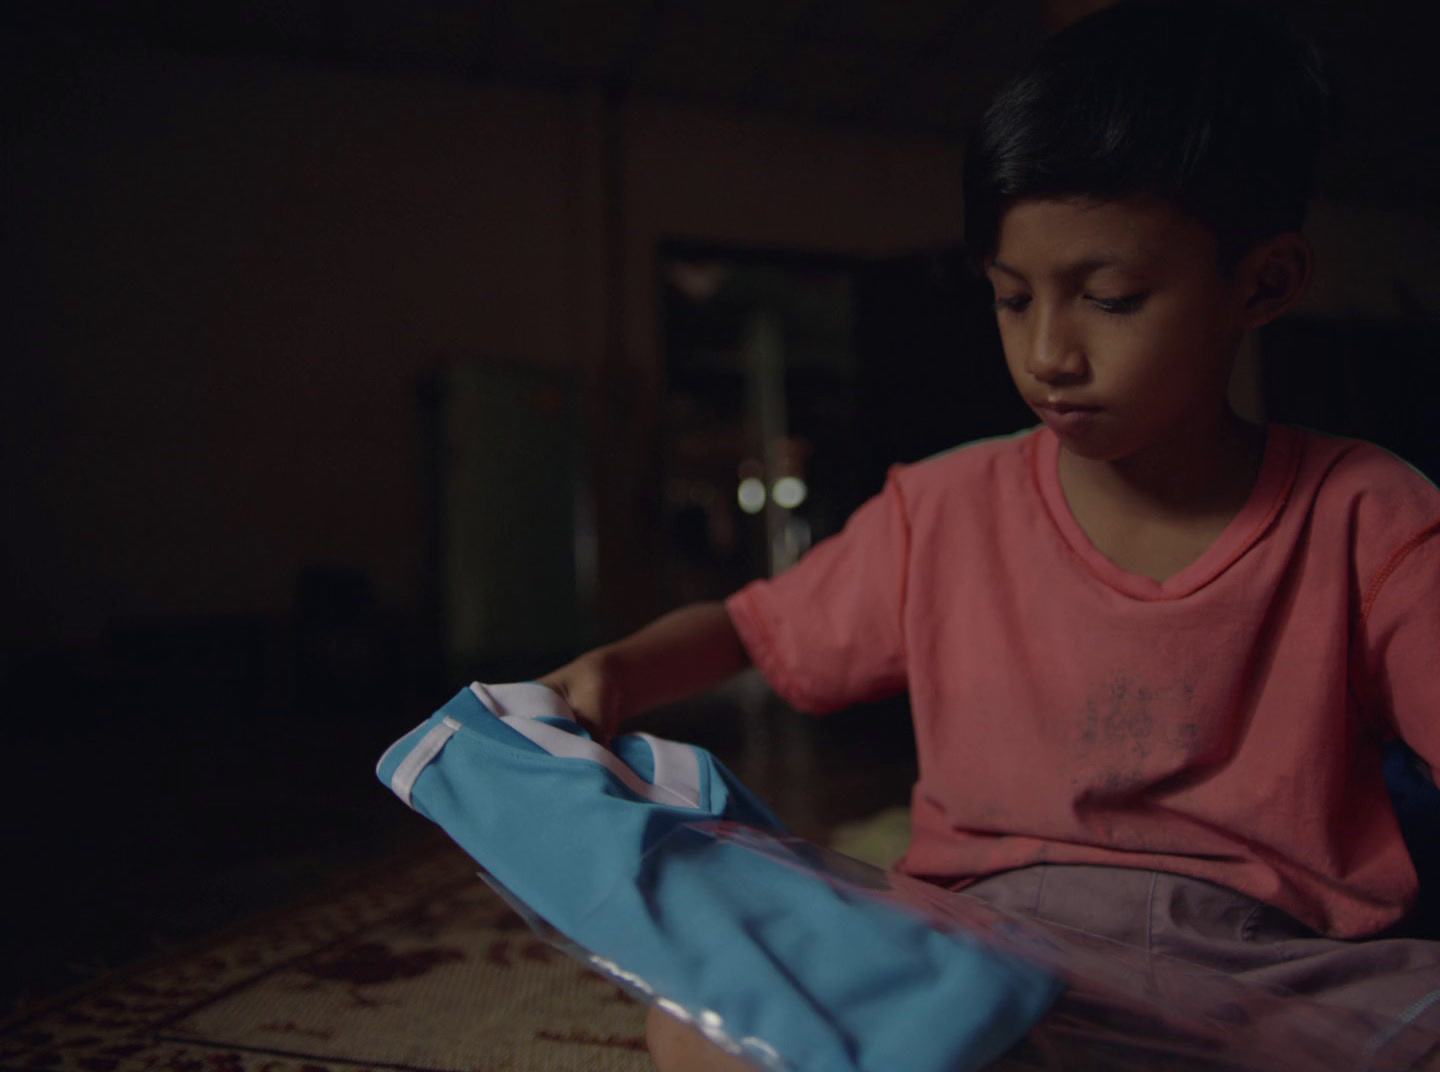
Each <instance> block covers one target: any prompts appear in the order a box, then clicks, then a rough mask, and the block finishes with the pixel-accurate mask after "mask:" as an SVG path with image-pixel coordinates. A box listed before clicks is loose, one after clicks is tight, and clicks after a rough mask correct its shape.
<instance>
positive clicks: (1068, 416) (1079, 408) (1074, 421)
mask: <svg viewBox="0 0 1440 1072" xmlns="http://www.w3.org/2000/svg"><path fill="white" fill-rule="evenodd" d="M1032 405H1033V406H1034V408H1035V412H1036V413H1037V414H1039V415H1040V419H1041V420H1042V421H1044V422H1045V423H1046V424H1048V425H1049V426H1050V429H1051V431H1054V432H1058V433H1059V434H1061V435H1077V434H1080V433H1083V432H1084V431H1085V429H1086V428H1088V427H1089V425H1090V422H1091V421H1092V419H1093V418H1094V416H1095V414H1097V413H1099V412H1100V411H1101V409H1102V408H1103V407H1101V406H1085V405H1081V404H1079V403H1078V402H1035V403H1032Z"/></svg>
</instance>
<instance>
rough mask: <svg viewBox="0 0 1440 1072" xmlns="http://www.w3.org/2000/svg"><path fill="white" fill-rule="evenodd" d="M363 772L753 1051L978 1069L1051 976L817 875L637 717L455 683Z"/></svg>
mask: <svg viewBox="0 0 1440 1072" xmlns="http://www.w3.org/2000/svg"><path fill="white" fill-rule="evenodd" d="M377 773H378V775H379V777H380V779H381V781H383V782H384V783H386V784H387V785H389V786H390V787H391V788H392V789H393V790H394V791H395V793H396V794H397V795H398V796H400V798H401V799H402V800H404V801H405V803H406V804H408V805H410V806H411V807H412V808H414V809H415V810H416V811H418V812H420V813H421V814H423V815H425V816H426V817H427V818H429V819H431V820H433V821H434V822H436V823H438V824H439V825H440V826H441V827H442V828H443V829H444V830H445V831H446V833H447V834H449V835H450V836H451V837H452V838H453V839H454V840H455V841H456V842H457V843H458V844H459V845H460V846H461V847H462V848H464V849H465V850H466V852H468V853H469V854H470V855H471V856H472V857H473V858H474V859H475V860H476V861H477V862H478V863H479V864H480V866H481V867H482V868H484V870H485V871H486V872H487V873H488V874H489V875H490V876H493V879H494V880H495V881H496V882H497V883H498V884H499V885H500V886H501V887H503V888H504V889H505V890H506V891H507V892H508V894H509V896H511V897H512V898H514V899H516V900H518V901H520V902H521V903H522V904H523V905H524V906H525V907H526V908H527V909H528V910H529V911H530V912H533V913H534V914H535V915H538V916H539V917H541V918H542V919H543V920H544V921H545V922H546V923H547V924H549V925H550V926H551V927H553V928H555V929H556V930H557V931H559V932H560V933H561V934H563V935H564V936H565V937H566V938H568V939H569V940H571V941H573V942H574V943H576V944H577V945H579V946H580V947H582V948H583V949H585V950H587V951H589V952H590V953H591V954H592V955H593V956H595V957H597V958H599V959H600V960H602V961H603V962H606V963H608V964H609V965H610V966H611V967H612V969H613V970H616V971H617V974H619V975H620V976H622V977H624V978H628V979H630V980H631V981H632V982H634V983H636V984H638V986H639V988H640V989H641V990H642V991H644V992H645V993H647V994H649V995H652V996H653V998H654V999H655V1000H659V1001H663V1002H664V1004H665V1006H666V1008H667V1009H670V1010H671V1011H673V1012H676V1013H678V1014H680V1015H682V1016H688V1017H689V1018H690V1019H692V1020H693V1021H694V1022H695V1023H696V1025H697V1026H699V1027H700V1028H701V1029H702V1030H704V1031H705V1032H706V1034H708V1035H709V1036H710V1037H712V1038H714V1039H715V1040H716V1041H717V1042H720V1043H721V1044H724V1045H728V1046H729V1048H731V1049H732V1050H735V1051H737V1052H741V1053H743V1054H746V1055H748V1056H750V1057H751V1058H752V1059H754V1060H756V1061H757V1062H759V1063H761V1064H764V1065H767V1066H769V1067H788V1068H793V1069H796V1070H799V1072H895V1070H896V1069H904V1070H906V1072H957V1070H967V1069H978V1068H982V1067H984V1066H985V1065H986V1064H989V1063H990V1062H992V1061H994V1060H996V1059H997V1058H999V1057H1000V1056H1001V1055H1002V1054H1004V1053H1005V1052H1006V1051H1007V1050H1008V1049H1010V1047H1011V1046H1013V1045H1014V1044H1015V1043H1016V1042H1017V1041H1019V1040H1020V1039H1021V1038H1022V1037H1023V1036H1024V1035H1025V1034H1026V1033H1027V1032H1028V1031H1029V1030H1030V1028H1031V1027H1032V1026H1033V1025H1034V1024H1035V1023H1036V1022H1037V1021H1038V1020H1039V1019H1040V1018H1041V1017H1042V1016H1043V1015H1044V1014H1045V1013H1046V1011H1047V1010H1048V1009H1049V1008H1050V1007H1051V1005H1052V1004H1053V1002H1054V1001H1055V999H1056V998H1057V997H1058V995H1059V993H1060V991H1061V989H1062V984H1061V983H1060V981H1059V980H1058V979H1057V978H1056V977H1055V976H1053V975H1052V974H1050V973H1048V972H1047V971H1045V970H1043V969H1041V968H1039V967H1037V966H1034V965H1032V964H1030V963H1028V962H1026V961H1023V960H1020V959H1017V958H1015V957H1012V956H1009V955H1006V954H1001V953H999V952H996V951H994V950H991V949H987V948H985V947H984V946H982V945H980V944H978V943H976V942H973V941H971V940H969V939H967V938H965V937H964V936H961V935H957V934H955V933H951V932H947V931H943V930H939V929H937V928H935V927H933V926H931V925H929V924H928V923H926V922H925V921H923V920H922V919H920V918H918V917H917V916H914V915H912V914H910V913H908V912H905V911H903V910H900V909H898V908H896V907H895V906H893V905H891V904H886V903H882V902H881V901H880V900H878V899H877V898H875V897H873V896H870V895H867V893H866V892H865V891H864V890H863V889H862V888H860V887H857V886H853V885H850V884H846V883H836V882H833V881H830V880H828V879H827V877H826V876H824V875H822V874H821V873H819V871H818V870H817V869H815V868H812V867H810V866H808V864H807V862H806V859H805V856H804V854H803V853H802V852H797V851H794V850H793V848H786V846H787V845H793V844H795V843H794V842H789V841H781V840H779V839H777V838H776V837H775V836H774V835H777V834H783V833H784V829H783V826H782V824H781V823H780V822H779V820H777V819H776V818H775V816H774V815H772V814H771V813H770V811H769V809H767V808H766V807H765V806H764V804H762V803H761V802H760V801H759V800H757V799H756V798H755V797H754V796H753V795H752V794H751V793H750V792H749V791H748V790H747V789H746V788H745V787H744V786H743V785H742V784H741V783H740V782H739V781H738V780H737V779H736V778H735V776H734V775H733V774H731V773H730V772H729V771H728V770H727V769H726V768H725V767H724V765H723V764H721V763H720V762H719V761H718V760H716V759H715V758H714V757H713V756H711V755H710V754H709V753H708V752H706V751H704V750H703V749H698V748H694V747H691V746H689V745H683V744H678V743H675V742H672V741H662V740H659V739H657V738H654V737H651V736H649V735H647V734H631V735H627V736H622V737H619V738H617V739H616V740H615V741H614V742H613V744H612V747H611V749H605V748H603V747H601V746H600V745H598V744H597V743H596V742H594V741H592V740H591V739H590V738H589V737H588V735H586V733H585V732H584V730H583V729H582V728H581V727H580V725H579V724H578V723H577V722H576V721H575V719H574V715H573V713H572V712H571V711H570V710H569V708H568V707H567V706H566V705H565V703H564V701H563V700H561V699H560V697H559V696H558V695H556V694H555V693H554V692H553V691H552V690H550V689H548V688H545V687H544V686H542V685H537V684H518V685H495V686H485V685H480V684H476V685H473V686H471V688H469V689H466V690H463V691H461V692H460V693H459V694H458V695H456V696H455V697H454V698H453V699H452V700H451V701H450V702H449V703H447V704H446V705H445V706H444V707H443V708H441V709H440V710H439V711H438V712H436V713H435V715H433V716H432V717H431V718H430V719H429V720H427V721H426V722H424V723H422V724H421V725H420V726H417V727H416V728H415V729H414V730H412V731H411V732H410V733H408V734H406V735H405V736H404V737H402V738H401V739H400V740H398V741H397V742H395V744H394V745H392V746H391V747H390V749H389V750H387V751H386V753H385V755H384V756H383V757H382V758H381V760H380V763H379V766H378V767H377ZM717 820H723V821H725V822H727V823H731V824H739V825H738V826H736V827H734V828H732V829H733V830H734V831H736V832H738V835H739V836H733V835H732V836H726V835H725V834H724V833H723V830H724V829H725V828H724V827H722V828H721V831H722V832H721V833H719V834H717V831H716V828H715V822H716V821H717ZM746 830H751V831H755V832H757V833H759V832H764V833H763V835H762V839H763V840H764V841H765V843H766V845H767V847H768V851H757V850H756V849H755V848H754V847H752V846H751V845H748V844H747V841H746V837H745V836H744V833H745V831H746Z"/></svg>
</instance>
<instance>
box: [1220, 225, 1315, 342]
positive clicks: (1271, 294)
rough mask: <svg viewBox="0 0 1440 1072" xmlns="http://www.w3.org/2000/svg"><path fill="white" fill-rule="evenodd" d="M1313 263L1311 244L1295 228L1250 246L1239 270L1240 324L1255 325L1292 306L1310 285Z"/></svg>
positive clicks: (1255, 326) (1247, 326)
mask: <svg viewBox="0 0 1440 1072" xmlns="http://www.w3.org/2000/svg"><path fill="white" fill-rule="evenodd" d="M1314 263H1315V252H1314V250H1312V249H1311V248H1310V243H1309V242H1307V241H1306V240H1305V238H1304V236H1302V235H1300V234H1299V233H1297V232H1294V231H1290V232H1287V233H1285V234H1280V235H1276V236H1275V237H1274V238H1268V239H1266V240H1265V241H1264V242H1261V243H1260V244H1259V245H1258V246H1256V247H1255V248H1254V249H1252V250H1251V251H1250V253H1249V254H1248V255H1247V256H1246V258H1245V261H1244V263H1243V264H1242V265H1241V267H1240V272H1239V273H1238V274H1239V283H1240V288H1241V290H1240V294H1241V297H1242V299H1243V302H1244V305H1243V308H1242V310H1241V319H1242V322H1243V327H1244V328H1245V329H1246V330H1249V329H1252V328H1258V327H1260V326H1262V325H1264V324H1268V323H1269V322H1270V321H1272V320H1274V319H1275V318H1276V317H1278V316H1280V315H1281V314H1282V313H1286V312H1289V311H1290V310H1291V309H1292V308H1294V307H1295V305H1296V304H1298V303H1299V301H1300V299H1301V298H1303V297H1304V296H1305V291H1306V290H1307V289H1309V287H1310V275H1311V272H1312V270H1313V267H1314Z"/></svg>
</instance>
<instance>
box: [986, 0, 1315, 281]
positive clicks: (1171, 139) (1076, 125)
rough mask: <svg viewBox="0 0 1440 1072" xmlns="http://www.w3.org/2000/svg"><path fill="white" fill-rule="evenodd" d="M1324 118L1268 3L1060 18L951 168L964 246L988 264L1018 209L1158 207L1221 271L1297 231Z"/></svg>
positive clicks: (1302, 64) (1157, 5) (1184, 4)
mask: <svg viewBox="0 0 1440 1072" xmlns="http://www.w3.org/2000/svg"><path fill="white" fill-rule="evenodd" d="M1335 121H1336V108H1335V100H1334V89H1333V85H1332V82H1331V79H1330V77H1329V74H1328V71H1327V69H1326V67H1325V64H1324V61H1323V59H1322V58H1321V56H1320V54H1319V51H1318V50H1317V49H1316V47H1315V46H1314V44H1313V43H1311V42H1309V41H1307V40H1306V39H1305V38H1303V37H1302V36H1301V35H1300V34H1299V33H1298V32H1297V31H1296V30H1295V29H1294V28H1292V27H1291V26H1289V25H1288V24H1287V23H1285V22H1284V20H1283V19H1282V18H1281V17H1280V16H1279V15H1278V14H1277V13H1276V12H1275V11H1274V10H1273V9H1271V8H1268V7H1262V6H1260V5H1259V4H1255V3H1249V4H1242V3H1237V2H1234V0H1127V2H1122V3H1119V4H1116V5H1115V6H1113V7H1108V8H1105V9H1102V10H1101V11H1098V12H1096V13H1095V14H1093V15H1089V16H1087V17H1086V18H1083V19H1081V20H1080V21H1078V22H1076V23H1074V24H1072V25H1071V26H1069V27H1067V28H1066V29H1064V30H1062V31H1061V32H1060V33H1058V34H1056V35H1055V37H1053V38H1051V39H1050V40H1049V41H1048V42H1047V43H1046V44H1045V45H1044V47H1043V48H1042V49H1041V51H1040V53H1039V54H1038V55H1037V57H1036V58H1035V60H1034V61H1033V62H1032V64H1031V65H1030V67H1029V68H1028V69H1027V70H1026V71H1025V72H1023V73H1022V74H1021V75H1020V76H1019V77H1018V78H1017V79H1015V80H1014V81H1013V82H1011V83H1010V84H1009V85H1008V86H1007V87H1006V88H1005V89H1004V90H1002V91H1001V93H1000V95H999V96H998V97H997V98H996V99H995V101H994V103H992V104H991V106H990V108H989V109H988V110H987V111H986V113H985V115H984V118H983V119H982V120H981V121H980V125H979V127H978V128H977V129H976V131H975V133H974V134H973V136H972V137H971V139H970V144H969V146H968V149H967V152H966V159H965V190H964V194H965V228H966V244H967V245H968V246H969V247H970V249H971V251H972V253H974V254H975V255H976V256H977V257H980V258H986V257H990V256H993V255H994V253H995V245H996V242H997V241H998V237H999V227H1000V218H1001V216H1002V215H1003V213H1004V211H1005V209H1006V207H1008V206H1009V205H1010V204H1011V203H1013V202H1014V201H1017V200H1020V199H1022V198H1023V199H1031V198H1040V199H1054V198H1065V197H1092V198H1097V199H1099V200H1102V201H1110V200H1119V199H1122V198H1128V197H1133V196H1140V195H1151V196H1155V197H1159V198H1162V199H1164V200H1166V201H1168V202H1170V203H1171V204H1173V205H1175V206H1176V207H1178V208H1180V209H1181V210H1182V211H1184V212H1186V213H1188V214H1189V215H1191V216H1192V217H1194V218H1196V219H1198V220H1199V221H1201V222H1202V223H1204V224H1206V225H1207V226H1208V227H1210V228H1211V230H1212V231H1214V233H1215V235H1216V237H1217V239H1218V241H1219V252H1220V265H1221V268H1222V270H1224V271H1226V272H1229V271H1232V270H1233V269H1234V267H1235V266H1236V265H1237V264H1238V263H1239V261H1240V260H1241V259H1242V258H1243V257H1244V255H1245V254H1246V253H1247V252H1248V251H1249V250H1250V249H1252V248H1253V247H1254V246H1255V244H1256V243H1257V242H1260V241H1262V240H1264V239H1266V238H1269V237H1271V236H1273V235H1276V234H1281V233H1283V232H1285V231H1291V230H1298V229H1299V228H1300V226H1301V224H1302V223H1303V222H1304V220H1305V210H1306V206H1307V202H1308V201H1309V199H1310V197H1311V195H1312V193H1313V192H1314V185H1315V171H1316V164H1317V158H1318V156H1319V153H1320V150H1321V149H1322V147H1323V145H1324V142H1325V140H1326V138H1327V136H1328V135H1329V134H1330V133H1331V132H1332V131H1333V129H1334V126H1335Z"/></svg>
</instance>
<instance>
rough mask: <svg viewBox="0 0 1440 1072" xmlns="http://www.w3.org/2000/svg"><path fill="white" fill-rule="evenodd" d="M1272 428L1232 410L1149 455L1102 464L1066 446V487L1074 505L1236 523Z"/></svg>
mask: <svg viewBox="0 0 1440 1072" xmlns="http://www.w3.org/2000/svg"><path fill="white" fill-rule="evenodd" d="M1264 453H1265V429H1264V428H1261V427H1259V426H1258V425H1254V424H1251V423H1250V422H1248V421H1245V420H1243V419H1241V418H1240V417H1238V416H1236V415H1235V414H1234V413H1233V412H1231V411H1229V410H1228V409H1227V410H1226V412H1225V413H1224V414H1223V416H1222V417H1221V418H1220V419H1218V420H1216V421H1214V422H1213V423H1211V424H1209V426H1208V427H1207V426H1201V427H1192V428H1186V429H1183V430H1181V431H1179V432H1177V433H1176V434H1174V435H1172V436H1170V437H1169V438H1167V439H1166V440H1165V441H1163V442H1161V443H1157V444H1155V445H1153V446H1152V447H1150V448H1149V449H1147V450H1146V451H1144V452H1143V453H1140V454H1136V455H1131V456H1128V457H1125V458H1122V459H1119V460H1116V461H1097V460H1094V459H1089V458H1082V457H1080V456H1079V455H1076V454H1072V453H1070V452H1069V451H1067V450H1065V449H1064V448H1063V447H1062V448H1061V451H1060V469H1059V476H1060V484H1061V487H1062V488H1063V489H1064V491H1065V496H1066V498H1067V499H1068V500H1069V501H1070V503H1071V505H1072V508H1073V507H1082V506H1083V508H1084V512H1086V513H1089V514H1091V516H1095V514H1096V512H1099V513H1102V514H1107V515H1109V516H1110V517H1112V518H1115V519H1117V520H1118V519H1124V520H1126V521H1129V522H1131V523H1142V524H1143V523H1146V522H1155V523H1182V524H1183V523H1185V522H1187V521H1193V522H1206V521H1214V520H1217V519H1222V518H1223V519H1224V520H1225V521H1228V520H1229V519H1230V518H1232V517H1234V516H1235V514H1237V513H1238V512H1239V511H1240V508H1241V507H1242V506H1244V504H1245V501H1246V500H1247V499H1248V498H1249V496H1250V492H1251V490H1252V489H1253V488H1254V486H1255V480H1256V477H1257V476H1258V475H1259V472H1260V465H1261V462H1262V460H1263V457H1264Z"/></svg>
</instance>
